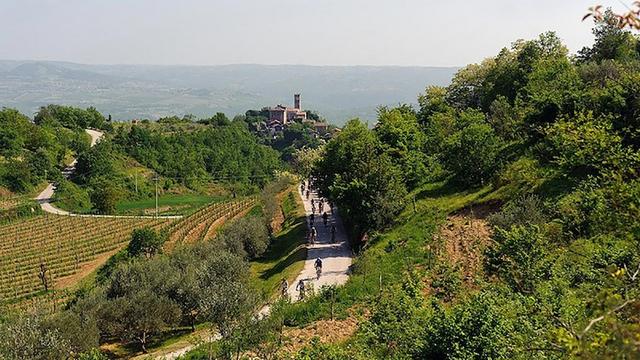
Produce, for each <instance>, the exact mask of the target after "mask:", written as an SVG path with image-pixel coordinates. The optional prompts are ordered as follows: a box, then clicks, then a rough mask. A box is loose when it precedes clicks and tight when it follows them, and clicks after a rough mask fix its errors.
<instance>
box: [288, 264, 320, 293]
mask: <svg viewBox="0 0 640 360" xmlns="http://www.w3.org/2000/svg"><path fill="white" fill-rule="evenodd" d="M313 266H314V267H315V268H316V276H317V278H318V279H320V274H321V273H322V259H320V258H317V259H316V261H315V263H314V264H313ZM296 291H297V292H298V294H299V295H298V298H299V299H300V300H304V297H305V295H306V291H307V285H306V284H305V282H304V280H303V279H300V280H298V283H297V284H296ZM280 292H281V295H282V297H283V298H288V297H289V282H288V281H287V279H285V278H282V281H281V282H280Z"/></svg>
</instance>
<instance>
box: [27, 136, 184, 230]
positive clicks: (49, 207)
mask: <svg viewBox="0 0 640 360" xmlns="http://www.w3.org/2000/svg"><path fill="white" fill-rule="evenodd" d="M84 131H86V132H87V134H89V136H90V137H91V146H92V147H93V146H95V145H96V144H97V143H98V141H100V139H102V137H103V136H104V133H103V132H102V131H98V130H93V129H85V130H84ZM77 162H78V161H77V160H76V159H73V161H72V162H71V164H69V166H67V167H66V168H65V169H64V170H63V171H62V175H64V177H66V178H69V176H71V174H72V173H73V172H74V171H75V169H76V163H77ZM55 190H56V187H55V185H54V184H53V183H49V184H47V187H46V188H45V189H44V190H43V191H42V192H41V193H40V194H38V196H36V197H35V199H34V200H36V201H37V202H38V203H39V204H40V207H41V208H42V211H44V212H47V213H50V214H55V215H66V216H76V217H94V218H122V219H134V218H135V219H140V218H155V216H133V215H92V214H74V213H71V212H68V211H65V210H62V209H58V208H57V207H55V206H53V204H51V203H52V202H53V194H54V193H55ZM159 217H161V218H163V219H180V218H182V216H180V215H175V216H159Z"/></svg>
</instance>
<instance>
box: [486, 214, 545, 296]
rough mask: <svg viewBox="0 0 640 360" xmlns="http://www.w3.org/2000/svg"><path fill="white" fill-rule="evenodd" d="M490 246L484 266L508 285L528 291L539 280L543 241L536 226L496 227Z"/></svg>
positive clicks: (542, 271) (543, 251)
mask: <svg viewBox="0 0 640 360" xmlns="http://www.w3.org/2000/svg"><path fill="white" fill-rule="evenodd" d="M494 240H495V244H494V246H492V247H490V248H489V249H487V253H486V255H487V267H488V271H489V272H490V273H494V274H497V275H498V276H500V277H501V278H502V279H503V280H504V281H505V282H506V283H507V284H509V285H510V286H511V287H512V288H514V289H516V290H518V291H521V292H525V293H529V292H531V291H532V290H533V287H534V284H535V283H536V282H538V281H540V280H542V275H543V273H544V266H543V264H542V262H541V260H542V259H543V258H544V256H545V254H546V250H545V245H546V241H545V238H544V234H543V232H542V231H541V230H540V227H538V226H536V225H528V226H521V225H515V226H512V227H511V228H510V230H504V229H502V228H496V232H495V235H494Z"/></svg>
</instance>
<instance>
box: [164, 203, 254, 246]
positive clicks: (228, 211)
mask: <svg viewBox="0 0 640 360" xmlns="http://www.w3.org/2000/svg"><path fill="white" fill-rule="evenodd" d="M255 204H256V199H255V198H253V197H249V198H243V199H238V200H233V201H229V202H224V203H214V204H212V205H209V206H206V207H203V208H202V209H200V210H198V211H196V212H195V213H193V214H192V215H191V216H189V217H186V218H183V219H181V220H179V221H177V222H175V223H173V224H172V225H171V226H170V227H169V239H168V240H167V243H166V244H165V249H166V250H171V249H173V248H175V247H176V246H179V245H180V244H184V243H190V242H195V241H200V240H206V239H210V238H211V237H212V236H213V235H214V233H215V231H216V229H217V228H218V227H219V226H220V225H222V223H224V221H226V220H228V219H232V218H234V217H235V216H238V215H239V214H241V213H242V212H244V211H247V210H249V209H251V208H252V207H253V206H254V205H255Z"/></svg>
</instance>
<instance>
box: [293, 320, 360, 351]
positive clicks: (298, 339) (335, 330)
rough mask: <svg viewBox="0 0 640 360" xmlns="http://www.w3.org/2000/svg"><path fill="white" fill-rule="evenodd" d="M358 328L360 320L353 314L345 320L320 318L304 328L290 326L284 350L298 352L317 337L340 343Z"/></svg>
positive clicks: (324, 341)
mask: <svg viewBox="0 0 640 360" xmlns="http://www.w3.org/2000/svg"><path fill="white" fill-rule="evenodd" d="M357 328H358V320H357V319H356V318H355V317H353V316H351V317H349V318H347V319H345V320H319V321H316V322H314V323H312V324H310V325H308V326H305V327H303V328H289V329H286V330H285V332H284V335H285V339H286V342H285V345H284V347H283V352H285V353H294V352H297V351H299V350H300V349H302V348H303V347H304V346H305V345H307V344H309V341H310V340H311V339H313V338H316V337H317V338H318V339H319V341H320V342H321V343H325V344H335V343H339V342H341V341H344V340H346V339H348V338H349V337H350V336H351V335H353V334H354V333H355V331H356V330H357Z"/></svg>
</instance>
